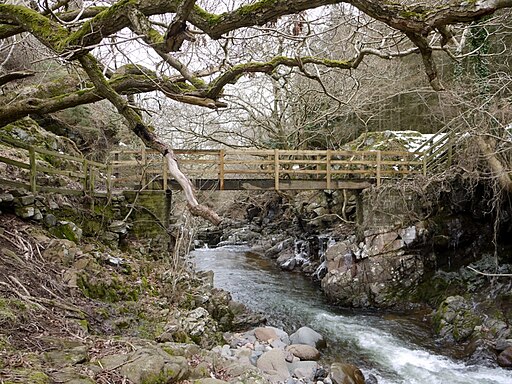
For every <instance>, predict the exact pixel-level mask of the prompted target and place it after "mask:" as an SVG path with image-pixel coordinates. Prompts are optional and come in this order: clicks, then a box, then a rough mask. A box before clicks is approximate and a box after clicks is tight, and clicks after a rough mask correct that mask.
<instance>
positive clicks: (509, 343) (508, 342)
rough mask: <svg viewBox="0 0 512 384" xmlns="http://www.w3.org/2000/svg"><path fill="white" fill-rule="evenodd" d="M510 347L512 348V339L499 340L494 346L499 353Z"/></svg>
mask: <svg viewBox="0 0 512 384" xmlns="http://www.w3.org/2000/svg"><path fill="white" fill-rule="evenodd" d="M508 347H512V339H499V340H497V341H496V343H495V345H494V348H495V349H496V350H497V351H498V352H503V351H504V350H505V349H507V348H508Z"/></svg>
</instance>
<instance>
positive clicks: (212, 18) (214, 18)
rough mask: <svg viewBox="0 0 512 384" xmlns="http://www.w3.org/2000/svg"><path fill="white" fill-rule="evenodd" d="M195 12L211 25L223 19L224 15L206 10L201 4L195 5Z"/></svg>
mask: <svg viewBox="0 0 512 384" xmlns="http://www.w3.org/2000/svg"><path fill="white" fill-rule="evenodd" d="M194 13H195V14H197V15H198V16H199V17H200V18H202V19H204V20H205V21H206V22H207V23H208V25H209V26H214V25H215V24H217V23H218V22H219V21H220V20H221V19H222V15H216V14H214V13H209V12H206V11H205V10H204V9H203V8H201V7H200V6H199V5H194Z"/></svg>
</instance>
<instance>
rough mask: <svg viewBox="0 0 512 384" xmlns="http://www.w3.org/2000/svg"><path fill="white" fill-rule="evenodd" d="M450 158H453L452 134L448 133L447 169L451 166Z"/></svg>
mask: <svg viewBox="0 0 512 384" xmlns="http://www.w3.org/2000/svg"><path fill="white" fill-rule="evenodd" d="M452 157H453V132H452V133H450V137H449V138H448V159H447V165H448V167H451V165H452Z"/></svg>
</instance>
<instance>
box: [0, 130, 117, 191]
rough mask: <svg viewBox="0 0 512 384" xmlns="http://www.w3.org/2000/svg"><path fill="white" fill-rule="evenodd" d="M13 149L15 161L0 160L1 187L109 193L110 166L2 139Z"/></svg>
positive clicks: (2, 158)
mask: <svg viewBox="0 0 512 384" xmlns="http://www.w3.org/2000/svg"><path fill="white" fill-rule="evenodd" d="M1 141H2V142H6V143H8V144H10V145H12V146H13V147H16V149H17V153H16V155H17V156H16V157H18V158H19V159H18V160H16V159H13V158H12V157H13V156H11V157H6V156H0V163H4V164H6V166H7V167H11V168H10V169H6V170H7V172H6V174H2V175H1V176H0V184H3V185H7V186H10V187H14V188H22V189H26V190H29V191H31V192H32V193H36V192H49V193H60V194H64V195H82V194H84V193H87V194H95V193H108V194H110V193H111V183H110V181H111V177H110V170H111V169H112V168H111V166H110V165H105V164H102V163H98V162H95V161H92V160H88V159H86V158H83V157H78V156H71V155H68V154H64V153H60V152H56V151H52V150H48V149H44V148H40V147H36V146H33V145H29V144H26V143H23V142H20V141H17V140H13V139H10V138H5V137H2V138H1Z"/></svg>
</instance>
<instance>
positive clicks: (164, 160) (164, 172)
mask: <svg viewBox="0 0 512 384" xmlns="http://www.w3.org/2000/svg"><path fill="white" fill-rule="evenodd" d="M162 178H163V182H162V189H163V190H164V191H167V178H168V176H167V157H165V156H162Z"/></svg>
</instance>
